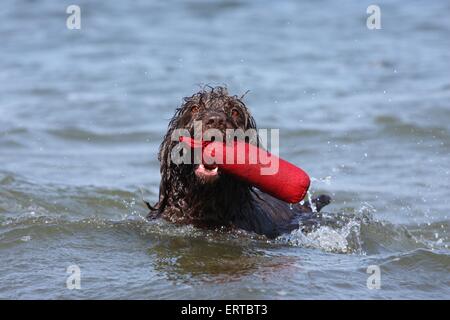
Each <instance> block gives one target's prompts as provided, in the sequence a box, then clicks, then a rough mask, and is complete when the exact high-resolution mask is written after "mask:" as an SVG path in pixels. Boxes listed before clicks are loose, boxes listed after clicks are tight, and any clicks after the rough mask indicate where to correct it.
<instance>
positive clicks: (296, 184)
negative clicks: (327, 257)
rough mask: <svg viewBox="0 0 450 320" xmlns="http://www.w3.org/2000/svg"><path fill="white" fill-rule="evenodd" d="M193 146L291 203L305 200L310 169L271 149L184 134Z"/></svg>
mask: <svg viewBox="0 0 450 320" xmlns="http://www.w3.org/2000/svg"><path fill="white" fill-rule="evenodd" d="M180 141H183V142H184V143H186V144H187V145H188V146H190V147H191V148H194V149H197V148H202V154H203V160H202V162H203V163H204V164H206V165H209V166H211V165H212V166H217V167H218V168H219V169H220V170H221V171H223V172H225V173H227V174H230V175H233V176H235V177H237V178H239V179H241V180H243V181H246V182H248V183H249V184H251V185H253V186H255V187H257V188H258V189H260V190H261V191H263V192H265V193H268V194H270V195H272V196H273V197H275V198H278V199H280V200H283V201H285V202H288V203H297V202H299V201H301V200H302V199H303V198H304V197H305V195H306V192H307V191H308V188H309V184H310V179H309V176H308V174H307V173H306V172H304V171H303V170H302V169H300V168H299V167H297V166H295V165H293V164H292V163H290V162H287V161H285V160H283V159H280V158H279V157H277V156H275V155H273V154H271V153H270V152H268V151H266V150H264V149H261V148H258V147H257V146H255V145H252V144H249V143H246V142H244V141H234V143H233V144H225V143H223V142H219V141H214V142H209V141H203V143H202V142H201V141H197V140H194V139H192V138H189V137H180Z"/></svg>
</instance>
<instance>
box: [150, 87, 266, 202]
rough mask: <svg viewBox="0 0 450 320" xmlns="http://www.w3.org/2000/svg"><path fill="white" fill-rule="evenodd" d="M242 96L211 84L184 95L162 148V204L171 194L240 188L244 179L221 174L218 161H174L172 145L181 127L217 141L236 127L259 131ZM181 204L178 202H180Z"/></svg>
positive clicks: (180, 196) (200, 137)
mask: <svg viewBox="0 0 450 320" xmlns="http://www.w3.org/2000/svg"><path fill="white" fill-rule="evenodd" d="M241 98H242V97H241ZM241 98H239V97H238V96H232V95H229V94H228V92H227V89H226V88H224V87H215V88H211V87H208V88H206V89H203V90H201V91H200V92H198V93H196V94H194V95H192V96H190V97H186V98H184V99H183V104H182V105H181V106H180V107H179V108H177V109H176V111H175V114H174V116H173V118H172V119H171V120H170V122H169V127H168V131H167V133H166V135H165V137H164V140H163V142H162V143H161V146H160V150H159V160H160V163H161V169H160V171H161V184H160V199H159V203H158V205H159V207H161V206H164V205H165V203H166V201H168V198H170V199H171V201H173V199H178V200H177V201H183V198H186V197H195V196H197V195H198V194H204V195H207V196H208V197H211V198H214V197H218V196H222V194H224V193H227V192H228V193H230V192H234V191H236V190H237V189H239V188H238V187H237V186H238V185H241V184H242V183H240V182H238V181H236V180H235V179H234V178H233V177H230V176H227V175H226V174H222V173H221V172H220V170H219V169H218V168H217V166H215V165H206V164H202V163H201V162H200V163H198V162H195V161H193V162H191V164H186V163H183V164H176V163H174V162H173V161H172V149H173V148H174V147H175V146H177V145H178V144H179V142H178V141H176V139H174V138H173V134H174V132H175V131H179V130H184V132H185V133H188V134H189V135H190V136H191V137H193V138H195V139H198V140H209V141H214V140H216V141H217V138H218V137H220V138H219V139H224V141H225V140H226V139H227V138H228V137H227V135H229V134H230V132H234V131H235V130H238V131H240V132H248V129H255V130H254V131H253V132H256V124H255V121H254V119H253V117H252V116H251V114H250V112H249V110H248V109H247V107H246V106H245V104H244V102H242V100H241ZM232 138H233V139H239V135H233V137H232ZM248 138H249V137H248V136H245V135H244V136H243V139H245V140H249V139H248ZM256 139H257V137H256ZM234 189H236V190H234ZM182 205H183V204H182V203H179V206H182ZM160 210H161V208H160Z"/></svg>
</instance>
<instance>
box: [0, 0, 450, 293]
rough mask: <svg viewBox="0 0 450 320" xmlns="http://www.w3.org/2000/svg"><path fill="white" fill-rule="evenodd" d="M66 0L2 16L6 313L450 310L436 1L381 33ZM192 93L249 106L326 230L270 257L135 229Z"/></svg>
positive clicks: (146, 225)
mask: <svg viewBox="0 0 450 320" xmlns="http://www.w3.org/2000/svg"><path fill="white" fill-rule="evenodd" d="M74 2H75V1H66V0H64V1H51V0H45V1H44V0H42V1H31V0H30V1H25V0H7V1H3V2H2V4H1V6H0V298H3V299H5V298H12V299H88V298H92V299H114V298H119V299H167V298H171V299H184V298H192V299H196V298H198V299H208V298H214V299H319V298H324V299H343V298H349V299H392V298H399V299H409V298H417V299H423V298H431V299H438V298H443V299H449V298H450V251H449V245H450V234H449V233H450V230H449V229H450V220H449V214H450V200H449V199H450V186H449V184H450V156H449V155H450V124H449V123H450V77H449V74H450V36H449V35H450V19H449V15H450V2H448V1H416V0H413V1H407V2H406V1H399V0H398V1H384V0H383V1H377V5H378V6H379V7H380V9H381V29H378V30H377V29H375V30H370V29H368V28H367V26H366V19H367V17H368V16H369V14H367V12H366V10H367V7H368V6H369V5H371V4H372V2H370V1H366V0H363V1H331V0H316V1H294V0H292V1H269V0H262V1H256V0H254V1H244V0H217V1H207V0H188V1H173V0H170V1H144V0H141V1H87V0H79V1H76V3H74ZM71 4H77V5H79V6H80V8H81V29H79V30H77V29H75V30H70V29H68V28H67V27H66V19H67V17H68V16H69V15H68V14H67V13H66V8H67V6H69V5H71ZM203 84H211V85H222V84H226V85H227V86H228V88H229V91H230V93H232V94H237V95H241V94H243V93H245V92H246V91H247V90H250V92H249V93H248V94H247V95H246V96H245V99H244V101H245V102H246V103H247V105H248V107H249V108H250V109H251V111H252V112H253V115H254V117H255V119H256V121H257V124H258V126H259V127H260V128H278V129H280V155H281V156H282V157H283V158H285V159H287V160H288V161H290V162H293V163H295V164H297V165H299V166H301V167H302V168H303V169H304V170H306V171H307V172H308V173H309V174H310V175H311V177H312V178H313V182H312V186H311V192H312V193H313V194H317V193H319V192H321V193H328V194H330V195H331V196H332V197H333V203H332V205H330V206H328V207H327V208H326V210H325V211H326V212H327V213H328V214H329V215H330V216H332V217H333V218H332V219H331V220H333V221H334V223H329V224H324V225H322V226H321V227H319V228H317V229H316V230H314V231H313V232H311V233H309V234H302V233H301V232H293V233H292V234H289V235H284V236H282V237H280V238H278V239H276V240H274V241H267V240H266V239H264V238H261V237H255V236H252V235H248V234H239V233H237V234H236V233H232V234H228V233H221V232H214V231H204V230H197V229H195V228H193V227H190V226H184V227H177V226H174V225H171V224H169V223H166V222H162V221H155V222H148V221H146V220H145V218H144V217H145V215H146V213H147V211H146V209H145V207H144V205H143V202H142V195H143V196H144V197H145V198H146V199H148V200H150V201H151V202H155V201H156V200H157V193H158V185H159V179H160V176H159V163H158V161H157V149H158V145H159V143H160V142H161V140H162V137H163V135H164V133H165V132H166V128H167V123H168V121H169V119H170V118H171V117H172V115H173V113H174V110H175V108H176V107H177V106H179V105H180V104H181V102H182V97H184V96H189V95H191V94H193V93H195V92H196V91H198V90H199V88H200V86H201V85H203ZM141 190H142V193H141ZM72 265H76V266H78V267H79V269H80V271H81V278H80V279H81V282H80V284H81V289H79V290H78V289H74V290H70V289H68V288H67V285H66V284H67V279H68V277H69V276H70V274H69V273H67V269H68V267H69V266H72ZM369 266H378V267H379V270H380V275H381V278H380V280H381V281H380V282H379V284H380V288H379V289H369V288H368V286H367V280H368V277H369V276H370V275H371V274H370V273H367V269H368V267H369ZM370 270H373V269H369V271H370Z"/></svg>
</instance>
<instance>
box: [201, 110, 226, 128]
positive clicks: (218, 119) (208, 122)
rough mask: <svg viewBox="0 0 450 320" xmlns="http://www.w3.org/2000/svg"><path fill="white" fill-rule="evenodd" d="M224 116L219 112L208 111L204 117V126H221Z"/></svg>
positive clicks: (223, 124)
mask: <svg viewBox="0 0 450 320" xmlns="http://www.w3.org/2000/svg"><path fill="white" fill-rule="evenodd" d="M226 120H227V119H226V118H225V115H224V114H221V113H216V112H215V113H210V114H208V116H207V117H206V119H205V126H206V128H208V129H209V128H217V129H219V128H223V127H225V122H226Z"/></svg>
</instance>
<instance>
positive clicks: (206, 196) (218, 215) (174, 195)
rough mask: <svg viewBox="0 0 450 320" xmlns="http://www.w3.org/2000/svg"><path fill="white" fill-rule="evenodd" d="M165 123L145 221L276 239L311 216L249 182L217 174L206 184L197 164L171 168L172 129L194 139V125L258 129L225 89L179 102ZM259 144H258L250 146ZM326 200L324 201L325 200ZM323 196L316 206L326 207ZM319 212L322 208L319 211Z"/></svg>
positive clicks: (203, 92)
mask: <svg viewBox="0 0 450 320" xmlns="http://www.w3.org/2000/svg"><path fill="white" fill-rule="evenodd" d="M183 100H184V102H183V104H182V105H181V107H179V108H178V109H176V111H175V115H174V116H173V118H172V119H171V120H170V122H169V126H168V131H167V133H166V134H165V136H164V139H163V142H162V143H161V146H160V149H159V155H158V159H159V161H160V164H161V168H160V172H161V183H160V190H159V201H158V203H157V204H156V205H155V206H154V207H152V206H150V205H148V206H149V208H150V209H151V210H152V212H150V214H149V217H152V218H155V217H159V216H161V217H163V218H164V219H166V220H168V221H171V222H174V223H179V224H193V225H195V226H198V227H205V228H217V227H225V228H240V229H244V230H247V231H252V232H256V233H258V234H265V235H266V236H268V237H275V236H277V235H279V234H281V233H284V232H288V231H291V230H293V229H295V228H298V218H299V217H300V215H301V213H302V212H303V213H304V212H311V211H312V210H311V208H310V207H309V206H305V205H303V206H301V205H295V206H293V207H292V208H291V207H290V206H289V205H288V204H286V203H284V202H282V201H280V200H278V199H275V198H273V197H271V196H269V195H267V194H264V193H261V192H259V191H257V190H255V189H253V188H252V187H251V186H249V185H248V184H247V183H245V182H243V181H240V180H238V179H236V178H234V177H232V176H229V175H226V174H223V173H219V174H218V177H217V178H216V179H214V180H213V181H206V180H205V179H202V177H201V176H199V175H198V174H196V172H197V171H196V168H198V167H196V165H195V164H178V165H177V164H174V163H173V162H172V161H171V151H172V148H174V146H175V145H176V144H177V143H178V142H177V141H172V139H171V138H172V133H173V132H174V130H175V129H187V130H188V131H189V132H190V134H191V135H193V134H194V122H195V121H200V122H201V123H202V125H203V128H204V129H211V128H212V129H218V130H220V131H221V132H223V133H224V135H225V131H226V129H242V130H244V131H245V130H247V129H256V123H255V120H254V119H253V117H252V116H251V114H250V112H249V110H248V109H247V107H246V106H245V104H244V102H243V101H242V100H241V98H239V97H238V96H231V95H229V94H228V92H227V89H226V88H224V87H215V88H212V87H207V88H204V89H202V90H201V91H200V92H198V93H196V94H194V95H192V96H190V97H186V98H184V99H183ZM249 142H250V143H253V144H257V143H258V139H257V138H256V140H252V141H249ZM324 197H325V198H324ZM329 200H330V199H329V197H328V196H322V199H321V202H317V204H318V205H320V207H322V206H323V205H326V204H328V203H329ZM319 209H320V208H319Z"/></svg>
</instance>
